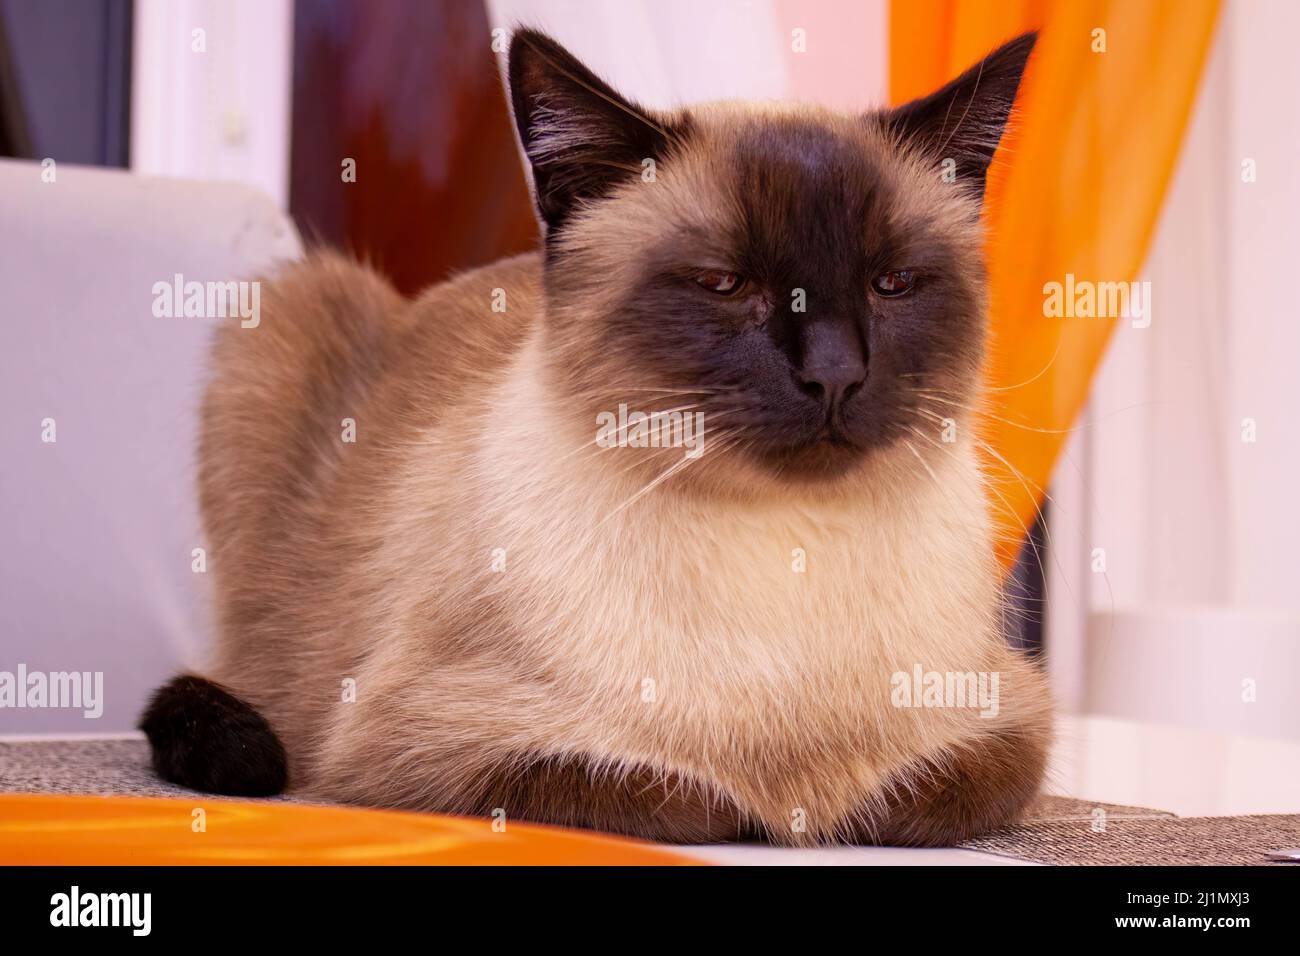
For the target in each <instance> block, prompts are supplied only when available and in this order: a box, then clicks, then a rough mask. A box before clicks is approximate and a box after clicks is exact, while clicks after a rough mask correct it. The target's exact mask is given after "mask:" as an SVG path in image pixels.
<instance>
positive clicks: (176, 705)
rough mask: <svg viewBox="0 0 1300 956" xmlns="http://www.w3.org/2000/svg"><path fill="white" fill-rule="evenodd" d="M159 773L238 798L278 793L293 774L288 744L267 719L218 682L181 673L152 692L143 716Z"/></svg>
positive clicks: (191, 786)
mask: <svg viewBox="0 0 1300 956" xmlns="http://www.w3.org/2000/svg"><path fill="white" fill-rule="evenodd" d="M140 729H141V730H143V731H144V733H145V736H146V737H148V738H149V744H150V746H151V747H152V748H153V766H154V770H155V771H156V772H157V773H158V776H160V777H162V778H163V779H164V780H167V781H169V782H171V783H176V784H180V785H181V786H183V787H189V788H191V789H192V790H203V791H206V792H208V793H222V794H227V795H230V796H240V797H266V796H270V795H271V794H275V793H279V792H280V791H282V790H283V789H284V788H285V785H286V784H287V783H288V778H289V767H288V758H287V757H286V755H285V752H284V745H283V744H281V743H280V738H278V737H277V736H276V735H275V731H274V730H272V729H271V725H270V724H269V723H267V722H266V718H265V717H263V716H262V715H261V714H259V713H258V712H257V711H256V710H254V709H253V707H252V705H251V704H249V703H248V702H246V701H244V700H241V699H240V698H238V697H236V696H235V695H234V694H232V693H231V692H230V691H229V690H227V689H226V688H224V687H222V686H221V685H220V684H217V683H214V682H213V681H210V680H206V679H205V678H202V677H195V676H194V675H192V674H182V675H181V676H180V677H174V678H172V679H171V680H169V681H168V682H167V683H165V684H163V685H162V686H161V687H159V688H158V689H157V690H156V691H154V695H153V698H152V699H151V700H150V701H149V706H148V707H146V708H145V711H144V715H143V716H142V717H141V718H140Z"/></svg>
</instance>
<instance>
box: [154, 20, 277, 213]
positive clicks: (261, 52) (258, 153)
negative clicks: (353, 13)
mask: <svg viewBox="0 0 1300 956" xmlns="http://www.w3.org/2000/svg"><path fill="white" fill-rule="evenodd" d="M134 29H135V42H134V49H133V51H132V93H131V168H132V169H133V170H135V171H136V172H140V173H148V174H152V175H159V176H177V177H183V178H188V179H218V180H231V181H235V182H242V183H247V184H249V185H252V186H256V187H258V188H259V189H261V190H262V191H263V192H265V193H267V194H268V195H269V196H270V197H271V198H272V199H273V200H275V202H276V204H277V205H279V206H280V208H282V209H284V208H287V207H288V199H289V192H288V186H289V134H290V106H291V99H292V60H293V2H292V0H136V3H135V27H134ZM196 31H202V32H201V34H197V33H196ZM200 45H202V47H203V50H202V51H201V52H200V51H199V50H197V49H196V47H198V46H200Z"/></svg>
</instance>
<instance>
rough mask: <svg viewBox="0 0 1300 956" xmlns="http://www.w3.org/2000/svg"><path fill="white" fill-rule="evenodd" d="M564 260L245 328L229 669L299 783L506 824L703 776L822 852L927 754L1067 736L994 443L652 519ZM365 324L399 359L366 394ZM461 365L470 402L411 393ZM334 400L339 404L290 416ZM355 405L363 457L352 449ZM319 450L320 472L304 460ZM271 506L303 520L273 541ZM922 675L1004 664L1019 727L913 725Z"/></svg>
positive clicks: (306, 290) (353, 282)
mask: <svg viewBox="0 0 1300 956" xmlns="http://www.w3.org/2000/svg"><path fill="white" fill-rule="evenodd" d="M539 268H540V266H539V263H538V261H537V260H536V259H535V258H534V257H524V258H521V259H517V260H512V261H510V262H508V263H504V264H498V265H497V266H493V267H488V268H487V269H485V270H479V271H478V272H476V273H471V274H469V275H467V276H464V277H462V278H460V279H458V280H457V281H456V282H454V283H451V284H448V285H444V286H440V287H437V288H435V289H433V290H431V291H430V292H428V293H426V294H425V296H424V297H423V298H422V299H421V300H419V301H418V302H416V303H411V304H405V305H404V304H402V303H401V302H400V300H398V299H397V298H396V297H395V296H393V294H392V293H391V292H390V291H388V290H385V289H382V288H380V287H379V285H378V283H379V280H377V279H376V278H375V277H373V275H371V274H368V273H365V272H363V271H362V270H361V269H360V268H359V267H355V266H351V265H347V264H344V263H341V262H339V261H334V260H323V261H317V262H312V263H309V264H307V265H305V266H301V267H297V268H296V269H295V270H294V271H293V272H292V273H291V274H290V275H289V276H288V277H287V278H286V279H284V280H282V281H281V282H278V283H272V284H271V287H270V290H269V295H268V296H266V297H265V298H266V299H267V300H268V307H267V308H265V309H264V315H263V322H262V325H261V328H260V329H257V330H247V331H246V330H236V329H232V330H229V331H228V332H227V333H225V337H224V340H223V342H222V345H221V348H219V350H218V365H217V377H216V379H215V381H214V382H213V384H212V387H211V392H210V397H209V408H208V412H207V415H208V426H207V434H206V436H205V472H204V495H205V501H204V504H205V516H206V517H207V519H208V523H209V532H210V534H211V535H213V537H214V540H213V549H214V558H215V562H214V564H215V566H214V571H215V573H216V577H217V581H218V588H219V602H220V607H221V611H222V618H223V631H222V635H221V647H220V654H219V663H218V666H217V669H216V671H215V674H214V676H215V677H217V679H219V680H222V681H223V682H225V683H228V684H229V685H231V686H232V687H233V688H234V689H235V690H236V691H237V692H238V693H240V694H241V695H243V696H246V697H247V698H248V699H250V700H251V701H252V702H253V703H254V704H255V705H256V706H257V707H258V708H259V710H261V711H262V712H263V713H264V714H265V715H266V716H267V717H268V718H269V719H270V720H271V723H272V725H273V726H274V727H275V729H276V731H277V733H278V734H279V735H280V737H281V738H282V739H283V741H284V743H285V745H286V747H287V749H288V752H289V755H290V759H291V768H292V769H291V779H292V781H293V782H294V783H295V784H296V785H297V786H298V787H299V788H301V789H302V790H303V791H305V792H306V793H309V794H313V795H319V796H324V797H331V798H338V799H344V800H349V801H355V802H360V803H371V804H381V805H398V806H409V807H421V808H427V809H440V810H449V811H459V812H487V811H488V810H490V809H492V808H495V806H496V804H495V803H494V802H493V795H492V792H491V791H490V789H487V790H485V789H484V787H485V781H489V780H491V779H493V777H494V775H499V774H502V773H505V774H506V775H509V774H511V773H515V772H526V768H527V765H528V763H529V762H530V761H534V760H537V759H539V758H546V757H558V756H564V755H573V756H577V757H580V758H581V759H582V760H583V761H585V762H589V763H590V764H591V765H593V766H594V767H595V768H597V769H603V770H605V771H608V772H609V774H610V776H611V777H612V778H615V779H616V778H617V777H618V774H619V773H620V772H621V771H622V770H623V769H624V768H632V767H639V768H649V769H650V770H651V771H652V772H653V773H655V774H657V775H661V776H662V777H663V778H664V779H668V778H670V777H671V778H672V779H674V780H676V781H679V783H678V784H676V785H681V783H680V782H683V781H684V782H685V783H686V785H689V786H695V787H698V788H699V790H700V791H701V792H703V793H706V794H708V796H709V799H710V800H716V801H726V802H729V803H731V804H733V805H734V806H736V807H737V808H739V810H740V811H741V812H742V813H743V814H745V815H746V816H747V817H748V818H750V819H751V820H754V821H756V822H759V823H761V824H762V825H763V826H764V827H765V828H766V829H767V831H768V833H769V835H770V836H772V837H773V838H774V839H777V840H788V841H790V842H805V841H809V840H814V839H825V838H827V837H828V836H830V835H832V834H835V833H838V832H841V831H842V830H843V829H844V827H845V826H846V823H847V822H848V821H851V820H852V819H854V818H855V817H856V816H859V815H861V813H862V812H863V808H864V807H866V806H870V805H871V804H872V802H873V801H877V802H878V801H879V800H881V799H882V796H883V794H884V793H885V792H886V791H887V790H888V789H889V788H893V789H897V788H898V787H903V788H906V787H908V786H911V781H910V778H909V777H908V772H909V769H911V768H916V767H917V766H918V765H921V764H923V763H925V762H926V761H927V760H940V761H941V760H942V759H944V755H945V754H948V753H951V752H953V751H954V748H956V749H960V748H963V747H970V746H977V745H978V743H979V741H980V740H981V739H982V738H983V737H985V736H986V735H989V734H993V733H996V732H999V731H1000V730H1002V729H1004V728H1006V727H1007V726H1019V725H1023V724H1025V723H1030V724H1033V725H1035V726H1038V725H1041V724H1042V722H1043V721H1044V720H1045V719H1046V712H1047V704H1046V696H1045V693H1044V691H1043V688H1042V683H1041V679H1040V678H1039V677H1038V676H1037V674H1036V673H1034V672H1033V670H1032V669H1031V668H1030V667H1028V665H1026V664H1025V663H1024V662H1023V661H1022V660H1021V659H1020V658H1019V657H1017V656H1015V655H1013V654H1011V653H1010V652H1009V651H1007V650H1006V649H1005V648H1004V647H1003V645H1002V642H1001V638H1000V635H999V633H998V628H997V623H998V614H997V608H998V591H997V588H998V584H997V576H996V569H995V565H994V561H993V558H992V550H991V546H990V540H989V534H990V531H989V524H988V520H987V516H986V504H985V500H984V497H983V495H984V492H983V488H982V485H981V480H980V475H979V472H978V467H977V463H976V460H975V455H974V451H973V449H972V448H971V446H970V445H969V444H968V443H966V442H958V443H955V444H953V445H949V446H946V447H943V448H940V446H938V445H935V446H934V447H930V448H926V449H924V459H925V460H924V462H923V461H922V460H921V457H920V454H919V453H921V452H922V449H921V448H916V447H915V446H914V445H913V446H909V445H907V444H906V443H904V444H901V445H899V446H898V447H896V448H892V449H890V450H889V451H888V452H886V453H883V454H882V455H880V456H878V458H877V460H876V461H875V462H873V464H872V466H871V467H870V468H869V469H866V470H864V471H862V472H861V473H856V474H855V475H853V476H852V477H850V478H846V479H843V480H840V481H837V482H833V483H828V484H825V485H821V486H816V487H815V488H813V489H812V490H810V491H807V492H805V493H800V494H798V495H794V494H792V493H791V492H790V490H789V488H788V487H783V486H782V485H780V484H778V483H776V482H775V481H771V480H765V479H761V478H759V477H754V476H751V478H752V480H749V481H747V482H740V483H737V484H734V485H730V486H726V487H723V486H720V485H714V484H710V483H708V482H701V481H696V482H691V481H689V480H680V481H679V480H677V479H672V480H668V481H665V482H663V483H662V484H661V485H659V486H657V487H656V488H654V489H652V490H651V491H649V492H647V493H644V494H642V495H640V496H639V497H635V498H634V496H636V495H637V494H638V492H640V491H641V490H642V489H643V488H644V487H645V485H646V483H647V474H646V472H645V470H644V469H642V468H640V467H638V462H637V461H636V460H635V458H634V456H636V455H637V454H638V452H637V451H636V450H634V449H627V448H605V449H602V448H598V447H596V446H595V445H594V444H592V441H593V439H594V436H595V427H596V426H595V422H594V420H592V421H590V422H585V421H584V420H577V419H575V417H574V415H573V413H572V409H571V408H570V407H569V405H567V404H566V403H565V402H564V401H563V400H561V399H560V398H558V396H557V395H556V394H555V393H554V392H553V391H552V390H551V389H550V388H549V387H548V379H549V375H548V371H547V366H546V364H545V362H544V361H543V360H542V351H541V341H542V340H541V331H540V325H539V321H538V312H539V310H540V297H539V296H538V295H537V283H538V271H539ZM494 288H506V289H507V290H508V292H509V295H510V301H511V302H512V303H515V305H514V307H513V308H512V310H511V311H510V312H509V313H508V314H507V315H505V316H502V317H500V318H498V319H496V320H493V321H497V322H499V323H500V329H499V330H498V331H497V332H493V330H491V329H484V328H483V327H482V325H483V323H485V322H486V321H487V320H484V319H483V314H484V311H485V310H484V308H483V303H485V302H486V301H488V297H489V296H490V292H491V290H492V289H494ZM340 290H350V291H349V292H348V293H347V294H348V295H350V296H351V299H350V300H349V299H344V300H340V299H339V297H338V295H337V294H336V293H338V292H339V291H340ZM322 302H324V303H327V304H328V306H329V307H328V308H322V306H321V303H322ZM308 316H310V317H311V322H312V323H313V324H312V325H311V326H310V327H309V328H308V327H304V323H305V321H306V317H308ZM471 318H472V321H474V322H478V323H480V325H479V326H477V327H475V326H469V325H467V324H466V323H467V322H468V321H471ZM339 324H345V325H346V327H347V328H348V329H349V330H350V331H348V332H347V333H345V334H339V333H338V332H337V331H336V330H335V328H333V327H332V326H333V325H339ZM358 326H362V327H363V328H365V327H369V330H368V331H364V333H363V334H362V338H363V339H364V340H365V341H368V342H372V341H374V338H375V335H376V334H378V335H379V336H380V339H379V344H378V345H377V346H373V348H374V350H375V352H374V354H375V355H377V356H378V358H376V359H373V360H367V362H365V363H360V362H358V366H359V367H357V368H352V367H349V366H347V365H346V364H345V365H344V368H343V375H342V376H340V375H339V374H337V371H338V369H337V365H336V363H335V362H334V361H333V358H334V357H338V356H346V354H347V349H348V348H351V347H353V344H354V341H355V339H356V335H357V332H356V328H357V327H358ZM507 333H508V334H507ZM493 335H500V337H501V340H502V341H505V340H506V339H510V340H511V341H513V342H514V343H516V344H515V345H514V346H513V349H512V350H511V351H508V352H507V354H508V357H507V358H503V359H500V360H494V361H493V362H492V363H489V364H488V367H485V368H483V369H481V370H480V369H478V368H476V367H474V366H473V365H472V364H471V365H466V366H465V367H457V366H456V363H457V361H459V360H461V359H464V360H465V361H468V360H469V358H468V357H469V356H481V355H482V353H483V350H484V347H485V346H486V344H487V343H486V342H484V341H474V342H472V343H471V342H468V338H470V337H473V336H488V337H489V338H491V337H492V336H493ZM458 336H459V337H460V339H458ZM461 339H464V340H466V342H465V346H464V348H463V349H459V348H458V345H457V343H458V341H460V340H461ZM322 353H324V354H325V355H326V358H325V359H322ZM458 357H459V358H458ZM480 361H482V360H481V358H480ZM322 362H323V363H324V365H325V366H327V367H328V368H329V369H331V370H333V371H332V373H331V374H330V375H325V374H324V373H323V372H322V369H321V367H320V364H321V363H322ZM439 362H440V363H442V364H443V365H444V372H445V375H444V378H443V380H441V384H440V383H439V382H432V383H431V382H429V381H427V380H426V381H421V380H420V379H417V378H415V377H413V376H410V375H408V374H404V372H403V370H404V369H410V368H421V367H431V366H427V364H426V363H439ZM498 362H499V364H498ZM349 375H352V376H355V379H350V378H348V376H349ZM322 379H324V380H328V381H330V382H331V383H332V388H333V389H334V393H332V395H331V396H327V400H322V397H321V396H320V395H319V394H313V395H312V396H311V400H310V401H288V400H286V398H285V395H284V390H289V391H292V390H294V389H298V390H299V391H301V390H302V389H305V388H307V387H308V384H309V383H310V382H312V381H313V380H322ZM331 397H332V398H338V399H339V400H340V401H341V402H342V404H340V403H339V401H332V400H328V399H329V398H331ZM286 408H288V409H296V410H297V412H298V415H299V416H300V417H293V416H292V415H290V414H288V413H287V412H285V411H284V410H285V409H286ZM349 413H350V415H351V417H354V418H355V421H356V423H357V430H358V434H359V436H361V438H359V440H358V442H357V443H356V444H348V443H344V442H343V441H342V440H341V437H340V431H339V430H338V429H337V428H336V422H337V421H338V420H340V418H341V416H343V415H347V414H349ZM258 416H260V423H259V424H258V425H257V426H256V428H257V431H256V434H252V435H250V434H249V433H248V431H247V427H248V425H249V423H250V422H251V421H253V420H254V419H255V418H257V417H258ZM277 416H280V417H278V418H277ZM301 416H306V419H304V418H303V417H301ZM305 420H306V421H307V422H308V425H304V421H305ZM305 428H306V429H307V430H309V431H310V433H311V434H312V436H313V439H312V444H311V447H312V448H313V449H314V450H315V454H316V456H317V460H316V461H315V462H312V461H303V460H301V458H300V457H298V456H295V455H293V454H289V450H290V449H292V448H295V447H300V445H295V440H296V436H297V435H298V433H300V432H302V431H303V430H304V429H305ZM962 431H964V429H960V430H959V434H960V433H961V432H962ZM673 454H676V453H675V452H674V453H673ZM286 458H288V459H289V460H288V461H286ZM709 458H710V449H709V447H708V444H707V438H706V451H705V454H704V455H703V456H702V458H701V459H700V462H699V463H698V464H699V466H701V467H705V466H707V465H708V464H709ZM696 467H697V465H696V464H692V465H690V466H687V467H686V468H684V469H683V472H682V478H683V479H686V478H688V477H689V475H690V472H691V469H693V468H696ZM660 470H661V469H660ZM654 473H655V472H653V471H652V472H650V473H649V474H651V475H653V474H654ZM252 496H260V497H261V499H262V500H263V501H266V500H274V501H275V506H274V507H271V508H266V509H265V511H264V512H261V513H260V515H261V517H260V518H259V517H257V516H255V515H253V514H251V513H250V512H249V502H250V501H252V500H253V497H252ZM629 501H630V502H631V503H630V504H629V503H628V502H629ZM800 552H801V553H802V555H803V556H804V560H805V561H806V569H805V570H802V571H799V570H796V569H795V568H796V565H797V563H798V555H799V553H800ZM918 664H919V665H920V666H921V667H922V668H923V669H924V670H926V671H939V672H946V671H953V672H968V671H977V672H978V671H985V672H987V671H998V672H1000V673H1001V675H1002V677H1001V687H1002V694H1003V701H1002V703H1001V708H1000V713H999V715H998V716H997V717H996V718H992V719H990V718H988V717H981V716H980V714H979V712H978V711H977V710H975V709H971V708H961V709H953V708H931V709H907V708H898V707H895V706H894V705H893V702H892V700H891V693H890V691H891V685H890V679H891V676H892V675H893V674H894V673H895V672H899V671H902V672H908V673H910V672H911V671H912V669H913V668H914V667H915V666H916V665H918ZM352 681H354V682H355V684H354V685H350V683H349V682H352ZM350 686H354V687H355V701H353V700H349V699H348V696H349V688H350ZM503 809H505V810H506V812H507V814H511V813H513V808H511V807H505V808H503ZM800 821H802V822H800ZM800 827H803V829H800Z"/></svg>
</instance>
